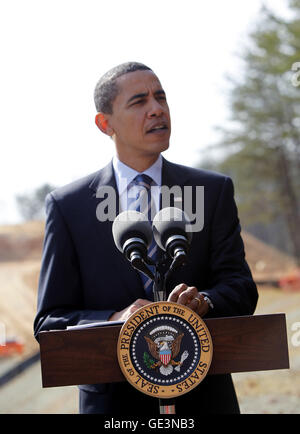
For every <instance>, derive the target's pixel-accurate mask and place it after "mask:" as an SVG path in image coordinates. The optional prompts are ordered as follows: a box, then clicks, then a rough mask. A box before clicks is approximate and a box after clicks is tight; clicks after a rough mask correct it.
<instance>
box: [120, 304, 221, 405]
mask: <svg viewBox="0 0 300 434" xmlns="http://www.w3.org/2000/svg"><path fill="white" fill-rule="evenodd" d="M117 352H118V360H119V365H120V368H121V370H122V372H123V374H124V376H125V377H126V379H127V381H128V382H129V383H131V384H132V385H133V386H134V387H136V388H137V389H138V390H140V391H141V392H143V393H145V394H147V395H151V396H154V397H157V398H172V397H176V396H179V395H182V394H184V393H187V392H189V391H190V390H192V389H194V388H195V387H196V386H197V385H198V384H199V383H201V381H202V380H203V379H204V378H205V376H206V374H207V372H208V370H209V367H210V363H211V360H212V352H213V346H212V339H211V336H210V333H209V330H208V328H207V327H206V324H205V322H204V321H203V320H202V319H201V318H200V317H199V316H198V315H197V314H196V313H195V312H194V311H192V310H191V309H189V308H187V307H186V306H182V305H179V304H176V303H169V302H157V303H151V304H149V305H147V306H144V307H142V308H141V309H139V310H137V311H136V312H135V313H134V314H133V315H132V316H131V317H130V318H129V319H128V320H127V321H126V322H125V323H124V325H123V326H122V329H121V331H120V335H119V339H118V345H117Z"/></svg>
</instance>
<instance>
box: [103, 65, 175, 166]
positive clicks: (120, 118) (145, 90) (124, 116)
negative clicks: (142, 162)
mask: <svg viewBox="0 0 300 434" xmlns="http://www.w3.org/2000/svg"><path fill="white" fill-rule="evenodd" d="M117 85H118V87H119V93H118V95H117V97H116V98H115V100H114V102H113V113H112V114H111V115H107V119H108V124H109V126H110V128H111V130H112V131H113V134H112V137H113V139H114V141H115V144H116V148H117V151H118V153H119V155H121V156H122V155H123V156H125V157H126V156H128V155H130V157H131V158H132V157H135V156H136V157H137V158H140V157H143V156H145V157H146V156H150V155H152V156H154V155H158V154H159V153H160V152H162V151H165V150H166V149H168V147H169V139H170V134H171V122H170V113H169V107H168V104H167V100H166V95H165V92H164V90H163V89H162V86H161V84H160V82H159V80H158V78H157V77H156V75H155V74H153V72H152V71H148V70H146V71H135V72H130V73H128V74H125V75H122V76H121V77H119V78H118V79H117Z"/></svg>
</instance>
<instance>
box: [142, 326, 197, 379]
mask: <svg viewBox="0 0 300 434" xmlns="http://www.w3.org/2000/svg"><path fill="white" fill-rule="evenodd" d="M183 337H184V333H178V331H177V330H176V329H175V328H174V327H170V326H160V327H157V328H155V329H154V330H152V331H151V332H150V333H149V336H144V338H145V340H146V342H147V344H148V349H149V352H150V354H151V356H152V357H153V358H154V359H155V360H152V359H151V358H150V356H149V354H147V353H144V362H145V364H146V366H147V367H148V368H150V369H157V368H158V369H159V371H160V373H161V374H162V375H170V374H171V373H172V372H173V369H175V370H176V371H177V372H179V371H180V367H181V365H182V364H183V362H184V360H185V359H186V358H187V357H188V355H189V354H188V351H184V352H183V353H182V355H181V358H180V360H179V361H175V360H174V359H175V358H176V357H177V356H178V355H179V353H180V347H181V341H182V338H183Z"/></svg>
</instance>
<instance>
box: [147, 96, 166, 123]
mask: <svg viewBox="0 0 300 434" xmlns="http://www.w3.org/2000/svg"><path fill="white" fill-rule="evenodd" d="M163 113H164V108H163V106H162V105H161V104H160V102H159V101H157V100H156V99H154V100H153V101H151V103H150V106H149V110H148V117H149V118H152V117H156V116H161V115H162V114H163Z"/></svg>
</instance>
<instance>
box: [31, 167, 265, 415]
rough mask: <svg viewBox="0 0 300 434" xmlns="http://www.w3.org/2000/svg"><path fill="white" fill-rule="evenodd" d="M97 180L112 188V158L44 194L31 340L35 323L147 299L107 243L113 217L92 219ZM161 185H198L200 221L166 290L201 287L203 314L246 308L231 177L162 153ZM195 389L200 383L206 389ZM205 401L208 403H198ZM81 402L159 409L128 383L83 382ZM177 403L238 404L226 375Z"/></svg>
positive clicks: (251, 295) (97, 314)
mask: <svg viewBox="0 0 300 434" xmlns="http://www.w3.org/2000/svg"><path fill="white" fill-rule="evenodd" d="M104 185H110V186H112V187H114V188H115V189H116V182H115V178H114V174H113V168H112V163H110V164H108V165H107V166H106V167H105V168H103V169H102V170H100V171H99V172H97V173H94V174H92V175H89V176H87V177H86V178H83V179H80V180H78V181H76V182H74V183H72V184H70V185H67V186H65V187H62V188H59V189H57V190H55V191H53V192H52V193H50V195H48V197H47V199H46V212H47V220H46V228H45V240H44V250H43V258H42V267H41V273H40V281H39V293H38V310H37V315H36V318H35V322H34V332H35V336H36V338H37V339H38V333H39V332H40V331H42V330H50V329H64V328H65V327H66V326H69V325H75V324H80V323H84V322H92V321H99V320H107V319H108V318H109V317H110V316H111V314H112V313H113V312H115V311H120V310H122V309H124V308H125V307H126V306H128V305H130V304H131V303H133V302H134V301H135V300H136V299H137V298H146V297H145V293H144V289H143V284H142V280H141V278H140V275H139V273H138V272H137V271H136V270H134V269H133V268H132V267H131V266H130V264H129V262H128V261H127V260H126V259H125V258H124V257H123V256H122V255H121V253H120V252H119V251H118V250H117V248H116V247H115V245H114V241H113V237H112V222H111V221H105V222H99V221H98V220H97V217H96V208H97V205H98V204H99V202H100V201H101V199H98V198H97V197H96V191H97V189H98V188H100V187H101V186H104ZM162 185H167V186H169V187H172V186H174V185H180V186H182V187H183V186H187V185H191V186H197V185H198V186H204V227H203V229H202V231H200V232H197V233H193V239H192V243H191V248H190V252H189V263H188V264H187V265H186V266H184V267H182V268H181V269H179V270H177V271H176V272H175V273H174V274H173V276H172V277H171V279H170V281H169V282H168V287H167V289H168V291H170V290H171V289H172V288H173V287H174V286H175V285H176V284H179V283H182V282H184V283H186V284H188V285H192V286H196V287H197V288H198V290H199V291H206V292H207V293H209V297H210V299H211V301H212V303H213V304H214V309H213V310H211V311H210V312H209V314H208V315H207V316H215V317H216V316H234V315H249V314H252V313H253V312H254V309H255V306H256V302H257V290H256V286H255V284H254V282H253V280H252V276H251V273H250V270H249V267H248V265H247V263H246V261H245V257H244V246H243V242H242V239H241V236H240V225H239V220H238V216H237V209H236V205H235V202H234V197H233V184H232V181H231V179H230V178H228V177H226V176H224V175H221V174H217V173H213V172H209V171H204V170H198V169H192V168H188V167H185V166H181V165H177V164H173V163H170V162H168V161H166V160H165V159H164V160H163V169H162ZM171 205H172V204H171ZM207 384H208V386H207ZM205 388H207V390H206V389H205ZM201 389H202V390H203V392H204V390H206V392H205V395H203V394H202V393H201ZM209 394H210V395H211V399H212V401H210V400H209V399H208V396H209ZM125 396H128V399H127V398H126V399H124V397H125ZM201 396H202V398H201ZM129 397H130V398H129ZM204 401H205V402H206V404H207V408H205V407H203V406H202V404H203V402H204ZM218 401H220V403H219V404H218ZM80 402H81V411H82V412H98V413H111V412H115V413H122V412H125V414H126V413H127V414H130V413H131V414H136V415H139V414H144V413H145V412H148V414H154V412H155V411H156V413H157V410H158V403H157V402H156V400H155V399H153V398H151V397H148V396H146V395H144V394H141V393H140V392H138V391H136V390H135V389H134V388H133V387H132V386H130V385H129V384H127V383H122V384H121V383H116V384H106V385H82V386H80ZM199 403H200V404H199ZM228 403H229V404H228ZM125 404H128V405H127V406H126V405H125ZM177 404H178V406H179V407H178V408H182V412H183V414H184V412H186V411H187V413H188V414H191V413H193V412H194V413H195V412H197V414H198V413H199V405H200V407H201V408H202V409H203V410H204V411H205V412H208V411H210V412H213V413H214V412H216V413H220V412H223V411H225V412H226V411H228V412H234V411H237V409H238V406H237V402H236V397H235V393H234V389H233V387H232V383H231V378H230V377H228V376H208V377H206V379H205V380H204V381H203V382H202V383H201V384H200V385H199V386H198V387H197V388H196V389H195V392H194V391H193V392H190V393H188V394H186V395H184V396H183V397H180V398H178V400H177V403H176V407H177ZM128 406H129V407H128Z"/></svg>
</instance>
